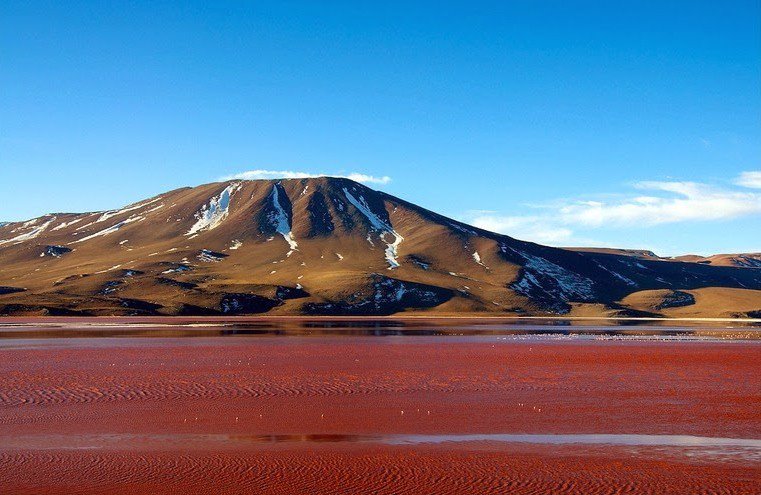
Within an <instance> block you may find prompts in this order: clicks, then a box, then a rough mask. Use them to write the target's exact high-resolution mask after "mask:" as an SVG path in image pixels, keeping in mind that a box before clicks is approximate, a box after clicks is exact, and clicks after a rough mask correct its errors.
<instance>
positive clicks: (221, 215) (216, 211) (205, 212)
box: [185, 182, 241, 235]
mask: <svg viewBox="0 0 761 495" xmlns="http://www.w3.org/2000/svg"><path fill="white" fill-rule="evenodd" d="M240 187H241V183H240V182H234V183H232V184H230V185H229V186H227V187H226V188H224V189H223V190H222V192H220V193H219V194H218V195H216V196H214V197H212V198H211V199H209V202H208V203H207V204H205V205H203V206H202V207H201V209H200V210H199V211H198V212H196V214H195V218H196V219H197V221H196V223H194V224H193V226H192V227H190V230H188V231H187V233H186V234H185V235H194V234H197V233H198V232H202V231H205V230H212V229H214V228H216V227H218V226H219V224H220V223H222V221H223V220H224V219H225V218H227V213H228V211H229V210H230V198H231V197H232V195H233V194H234V193H235V192H236V191H238V190H239V189H240Z"/></svg>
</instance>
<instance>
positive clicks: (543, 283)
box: [501, 245, 595, 302]
mask: <svg viewBox="0 0 761 495" xmlns="http://www.w3.org/2000/svg"><path fill="white" fill-rule="evenodd" d="M501 249H502V251H503V252H507V250H510V251H512V252H513V253H515V254H517V255H518V256H520V257H521V258H523V260H524V261H525V264H524V266H523V272H522V274H521V277H520V279H519V280H517V281H516V282H513V283H512V284H511V287H512V288H513V289H514V290H515V291H516V292H518V293H519V294H522V295H524V296H526V297H531V298H537V299H547V300H549V301H553V300H554V301H562V302H568V301H572V300H581V301H590V300H593V299H594V296H595V294H594V289H593V285H594V283H593V282H592V280H590V279H588V278H586V277H583V276H581V275H579V274H578V273H574V272H572V271H570V270H568V269H566V268H563V267H562V266H560V265H557V264H555V263H553V262H551V261H549V260H547V259H545V258H542V257H540V256H535V255H532V254H528V253H525V252H522V251H518V250H516V249H513V248H510V247H508V246H505V245H502V246H501Z"/></svg>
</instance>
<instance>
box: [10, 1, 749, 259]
mask: <svg viewBox="0 0 761 495" xmlns="http://www.w3.org/2000/svg"><path fill="white" fill-rule="evenodd" d="M256 170H266V171H278V172H282V171H289V172H293V173H294V174H296V175H299V174H306V173H309V174H315V173H321V174H336V175H339V174H340V175H347V174H352V173H357V174H364V175H367V176H371V177H377V178H383V177H388V178H390V180H386V181H380V182H378V181H376V182H372V183H369V184H368V185H371V186H373V187H378V188H381V189H383V190H385V191H387V192H389V193H391V194H395V195H398V196H400V197H402V198H405V199H408V200H410V201H413V202H415V203H418V204H420V205H422V206H425V207H428V208H431V209H433V210H436V211H439V212H441V213H444V214H447V215H450V216H453V217H456V218H459V219H462V220H466V221H471V222H473V223H476V224H478V225H480V226H483V227H487V228H491V229H494V230H498V231H501V232H503V233H506V234H510V235H514V236H516V237H520V238H525V239H529V240H536V241H539V242H544V243H549V244H552V245H561V246H562V245H579V244H595V245H609V246H618V247H630V248H647V249H653V250H656V251H657V252H659V253H660V254H667V255H673V254H680V253H687V252H696V253H701V254H709V253H713V252H732V251H759V250H761V234H759V232H761V177H760V176H759V175H761V174H758V171H761V2H759V1H731V2H715V1H710V2H701V1H695V0H693V1H684V2H671V1H657V2H656V1H631V2H607V1H594V2H593V1H573V2H569V1H562V2H561V1H528V0H521V1H511V2H505V1H502V2H473V1H469V2H462V3H457V2H414V4H413V2H383V3H382V5H373V6H371V5H370V4H369V3H365V2H356V1H352V2H288V1H278V2H272V3H267V2H198V3H193V2H182V3H179V2H178V3H173V2H156V1H153V2H118V1H113V2H76V1H71V2H50V3H48V2H27V1H25V2H16V1H12V0H6V1H4V2H2V3H0V195H1V197H2V198H3V201H2V206H0V220H20V219H25V218H30V217H34V216H38V215H40V214H43V213H46V212H49V211H86V210H94V209H107V208H113V207H117V206H120V205H123V204H127V203H130V202H133V201H136V200H138V199H141V198H144V197H147V196H150V195H153V194H157V193H160V192H163V191H165V190H168V189H173V188H176V187H180V186H185V185H197V184H202V183H206V182H211V181H214V180H218V179H220V178H222V177H228V176H232V175H235V174H240V173H243V172H246V171H249V172H250V171H256ZM754 172H756V174H754ZM255 175H256V174H251V173H250V174H249V176H255ZM265 175H266V174H265ZM281 175H282V174H281Z"/></svg>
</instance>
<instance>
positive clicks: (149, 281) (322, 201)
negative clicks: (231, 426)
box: [0, 177, 761, 317]
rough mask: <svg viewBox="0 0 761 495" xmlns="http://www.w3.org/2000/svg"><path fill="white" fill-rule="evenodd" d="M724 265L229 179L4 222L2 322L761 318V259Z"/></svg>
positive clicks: (339, 191) (329, 183)
mask: <svg viewBox="0 0 761 495" xmlns="http://www.w3.org/2000/svg"><path fill="white" fill-rule="evenodd" d="M720 256H723V257H724V258H716V257H711V258H700V259H691V258H679V259H677V260H673V259H662V258H659V257H657V256H656V255H655V254H653V253H651V252H649V251H626V250H614V249H600V248H571V249H559V248H552V247H547V246H542V245H539V244H534V243H531V242H525V241H521V240H518V239H514V238H512V237H509V236H505V235H499V234H495V233H493V232H488V231H485V230H482V229H478V228H476V227H472V226H470V225H467V224H464V223H461V222H458V221H455V220H452V219H450V218H447V217H444V216H442V215H439V214H437V213H434V212H432V211H429V210H426V209H424V208H421V207H419V206H417V205H414V204H412V203H409V202H407V201H404V200H402V199H399V198H396V197H394V196H390V195H388V194H385V193H383V192H379V191H375V190H372V189H369V188H367V187H365V186H363V185H361V184H358V183H356V182H353V181H350V180H347V179H340V178H328V177H322V178H311V179H292V180H278V181H267V180H257V181H228V182H218V183H213V184H206V185H202V186H198V187H193V188H182V189H176V190H173V191H169V192H167V193H165V194H161V195H159V196H156V197H153V198H149V199H146V200H144V201H140V202H138V203H135V204H132V205H129V206H126V207H124V208H122V209H119V210H113V211H105V212H92V213H56V214H49V215H45V216H43V217H39V218H35V219H32V220H29V221H27V222H15V223H8V224H5V225H2V226H0V314H13V315H19V314H30V315H31V314H55V315H57V314H60V315H67V314H70V315H147V314H168V315H206V314H209V315H211V314H295V315H386V314H394V313H400V312H404V313H408V314H411V313H418V314H435V315H444V314H494V315H498V314H506V315H529V314H531V315H544V314H563V315H597V316H617V315H618V316H623V315H632V316H662V315H667V316H668V315H690V316H705V317H720V316H724V317H726V316H737V317H742V316H755V315H758V314H759V311H761V269H759V268H758V264H757V262H758V260H759V255H758V254H754V255H720ZM738 291H739V292H738ZM740 294H741V296H740Z"/></svg>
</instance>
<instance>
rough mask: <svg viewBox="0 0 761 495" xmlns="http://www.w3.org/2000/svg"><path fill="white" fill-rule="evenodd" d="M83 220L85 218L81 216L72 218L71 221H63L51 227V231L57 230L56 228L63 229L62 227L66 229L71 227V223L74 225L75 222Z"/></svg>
mask: <svg viewBox="0 0 761 495" xmlns="http://www.w3.org/2000/svg"><path fill="white" fill-rule="evenodd" d="M82 220H83V218H82V217H80V218H75V219H74V220H71V221H69V222H61V223H60V224H59V225H56V226H55V227H53V228H52V229H50V231H51V232H54V231H56V230H62V229H65V228H66V227H69V226H71V225H74V224H75V223H79V222H81V221H82Z"/></svg>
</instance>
